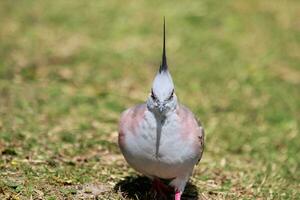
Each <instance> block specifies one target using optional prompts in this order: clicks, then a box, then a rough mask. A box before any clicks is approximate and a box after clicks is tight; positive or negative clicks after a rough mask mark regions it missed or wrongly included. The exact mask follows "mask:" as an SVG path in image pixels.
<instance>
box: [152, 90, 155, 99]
mask: <svg viewBox="0 0 300 200" xmlns="http://www.w3.org/2000/svg"><path fill="white" fill-rule="evenodd" d="M151 98H152V99H153V100H156V96H155V94H154V92H153V90H151Z"/></svg>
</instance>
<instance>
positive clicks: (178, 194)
mask: <svg viewBox="0 0 300 200" xmlns="http://www.w3.org/2000/svg"><path fill="white" fill-rule="evenodd" d="M180 199H181V192H179V191H178V190H176V192H175V200H180Z"/></svg>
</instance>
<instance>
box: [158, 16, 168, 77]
mask: <svg viewBox="0 0 300 200" xmlns="http://www.w3.org/2000/svg"><path fill="white" fill-rule="evenodd" d="M165 21H166V20H165V17H164V28H163V53H162V61H161V64H160V67H159V73H161V72H163V71H167V70H168V64H167V56H166V22H165Z"/></svg>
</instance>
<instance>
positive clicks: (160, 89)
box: [147, 19, 177, 115]
mask: <svg viewBox="0 0 300 200" xmlns="http://www.w3.org/2000/svg"><path fill="white" fill-rule="evenodd" d="M165 35H166V26H165V19H164V26H163V53H162V61H161V64H160V67H159V71H158V72H157V74H156V76H155V78H154V80H153V83H152V88H151V92H150V95H149V97H148V100H147V107H148V109H149V110H151V111H152V112H154V113H155V114H158V115H166V114H167V113H169V112H170V111H173V110H175V109H176V107H177V97H176V95H175V92H174V84H173V80H172V77H171V74H170V73H169V70H168V64H167V56H166V37H165Z"/></svg>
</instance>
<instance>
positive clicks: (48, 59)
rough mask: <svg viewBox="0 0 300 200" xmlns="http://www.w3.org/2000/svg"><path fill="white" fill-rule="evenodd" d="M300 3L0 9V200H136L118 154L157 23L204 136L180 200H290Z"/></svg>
mask: <svg viewBox="0 0 300 200" xmlns="http://www.w3.org/2000/svg"><path fill="white" fill-rule="evenodd" d="M299 9H300V1H296V0H294V1H293V0H289V1H288V0H287V1H277V0H275V1H268V0H253V1H230V0H224V1H217V0H203V1H196V0H195V1H192V0H188V1H180V2H179V1H178V2H174V1H163V2H162V1H114V0H113V1H96V0H90V1H67V0H61V1H60V0H53V1H33V0H26V1H25V0H20V1H10V0H2V1H1V2H0V22H1V25H0V156H1V157H0V158H1V159H0V199H48V200H50V199H80V198H83V199H88V198H91V199H93V198H95V197H96V196H97V198H98V199H146V198H148V197H149V198H151V194H150V193H149V187H150V184H151V183H150V182H149V181H148V180H147V179H145V178H144V177H141V176H139V175H138V174H137V173H136V172H134V170H133V169H131V168H130V167H129V166H128V165H127V164H126V162H125V161H124V159H123V157H122V155H121V153H120V151H119V148H118V146H117V135H118V134H117V126H118V119H119V116H120V113H121V112H122V111H123V110H124V109H126V108H128V107H130V106H132V105H134V104H137V103H141V102H143V101H145V99H146V97H147V95H148V93H149V91H150V86H151V81H152V80H153V78H154V75H155V73H156V71H157V69H158V66H159V63H160V58H161V50H162V22H163V16H165V17H166V24H167V56H168V63H169V67H170V71H171V74H172V76H173V80H174V82H175V85H176V93H177V96H178V97H179V99H180V101H181V102H182V103H184V104H185V105H187V106H188V107H190V108H191V110H192V111H193V112H194V113H195V115H197V116H198V117H199V119H200V120H201V121H202V123H203V125H204V127H205V129H206V139H205V142H206V148H205V152H204V156H203V159H202V160H201V162H200V164H199V165H198V166H197V167H196V168H195V171H194V174H193V177H192V178H191V180H190V184H189V186H188V187H187V190H186V192H185V194H184V198H185V199H297V198H300V193H299V191H300V179H299V177H300V154H299V152H300V145H299V141H300V136H299V122H300V90H299V88H300V68H299V67H300V20H299V18H300V12H299Z"/></svg>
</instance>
